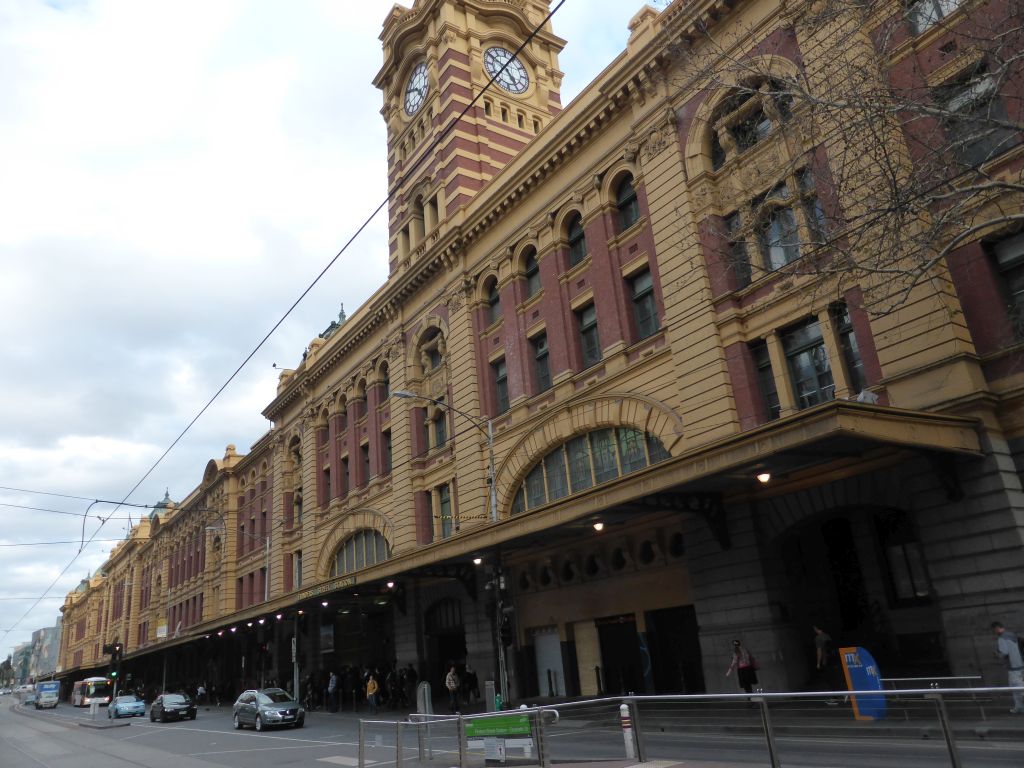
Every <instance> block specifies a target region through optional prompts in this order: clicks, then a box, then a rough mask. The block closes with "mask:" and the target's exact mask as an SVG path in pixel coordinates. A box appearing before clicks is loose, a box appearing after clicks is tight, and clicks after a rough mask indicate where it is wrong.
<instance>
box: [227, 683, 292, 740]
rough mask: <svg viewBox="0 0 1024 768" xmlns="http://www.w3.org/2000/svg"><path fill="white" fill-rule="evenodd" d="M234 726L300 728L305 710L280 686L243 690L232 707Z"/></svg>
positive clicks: (259, 729)
mask: <svg viewBox="0 0 1024 768" xmlns="http://www.w3.org/2000/svg"><path fill="white" fill-rule="evenodd" d="M233 712H234V725H235V728H236V729H237V728H241V727H242V726H243V725H251V726H252V727H253V728H255V729H256V730H257V731H262V730H263V729H264V728H271V727H277V726H285V725H287V726H291V727H292V728H301V727H302V726H303V724H304V723H305V722H306V710H305V709H303V708H302V705H301V704H299V702H297V701H296V700H295V699H293V698H292V697H291V694H289V693H288V692H287V691H285V690H282V689H281V688H264V689H262V690H259V691H257V690H249V691H243V692H242V695H241V696H239V697H238V700H237V701H236V702H235V706H234V707H233Z"/></svg>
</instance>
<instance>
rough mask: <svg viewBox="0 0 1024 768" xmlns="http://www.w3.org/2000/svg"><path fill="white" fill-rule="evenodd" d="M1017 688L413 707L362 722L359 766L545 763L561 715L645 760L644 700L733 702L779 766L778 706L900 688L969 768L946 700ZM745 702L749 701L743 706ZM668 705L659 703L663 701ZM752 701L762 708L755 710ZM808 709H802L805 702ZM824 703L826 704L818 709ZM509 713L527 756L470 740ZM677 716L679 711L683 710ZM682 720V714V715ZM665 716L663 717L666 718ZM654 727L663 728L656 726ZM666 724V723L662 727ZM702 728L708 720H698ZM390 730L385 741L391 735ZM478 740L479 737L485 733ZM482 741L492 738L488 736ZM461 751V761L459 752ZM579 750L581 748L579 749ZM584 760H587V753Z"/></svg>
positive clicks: (648, 705) (545, 766)
mask: <svg viewBox="0 0 1024 768" xmlns="http://www.w3.org/2000/svg"><path fill="white" fill-rule="evenodd" d="M1014 691H1021V692H1024V687H1021V688H1010V687H1005V686H999V687H978V688H975V687H970V688H940V689H936V688H910V689H900V690H879V691H866V690H862V691H816V692H807V693H761V692H756V693H753V694H746V693H726V694H694V695H677V696H626V697H605V698H598V699H586V700H582V701H573V702H566V703H561V704H553V705H546V706H539V707H532V708H525V709H518V710H503V711H500V712H486V713H481V714H474V715H427V714H411V715H409V719H408V720H404V721H394V720H360V722H359V753H358V754H359V768H365V766H366V765H367V756H366V753H367V749H368V748H372V749H378V750H389V749H390V748H391V747H392V738H393V746H394V763H395V768H403V762H404V761H406V752H407V751H408V750H414V751H415V754H416V758H417V762H419V763H421V764H428V763H430V762H431V761H432V760H436V759H439V758H443V759H445V760H446V761H447V763H446V765H456V764H457V765H458V766H459V768H476V766H481V765H483V764H484V763H486V762H496V761H498V760H500V761H501V762H505V760H506V759H508V760H509V762H520V763H523V762H529V764H531V765H540V766H542V768H549V766H551V764H552V745H551V741H550V739H551V737H552V735H553V734H555V735H557V730H556V729H557V728H558V726H559V723H560V722H561V723H562V724H567V723H584V722H588V723H590V724H591V726H592V729H593V732H594V733H600V734H601V735H603V736H604V737H608V736H609V728H610V727H612V726H614V727H617V728H618V729H619V730H621V734H622V740H621V741H617V739H618V736H617V734H615V738H614V739H608V738H605V740H604V743H603V746H604V748H606V749H610V748H611V745H612V744H617V746H615V753H614V754H612V753H607V754H605V755H603V756H601V757H590V758H589V760H590V761H592V762H597V761H599V760H623V759H627V760H631V761H635V762H645V761H647V760H648V759H649V758H650V755H649V749H648V740H649V738H651V737H652V736H653V735H654V734H653V733H652V734H651V735H648V734H647V733H646V732H645V729H644V720H643V719H642V717H641V705H643V706H644V708H645V711H646V712H647V714H645V715H644V716H643V717H644V718H646V717H647V716H648V715H651V719H652V720H654V719H655V718H657V717H661V718H663V719H664V718H669V717H672V715H671V714H670V709H669V706H678V705H691V706H692V705H697V708H696V709H694V710H692V711H694V712H707V711H709V710H713V709H714V705H718V707H719V710H721V708H722V707H728V706H729V705H732V706H733V707H734V709H732V710H729V711H730V712H733V713H738V712H741V711H742V712H745V713H747V714H750V715H754V714H756V723H757V725H756V726H755V727H754V730H757V731H759V732H760V734H761V738H762V739H763V746H764V749H765V750H766V757H767V759H768V763H769V764H770V765H771V766H772V768H781V766H782V762H781V757H780V754H779V748H778V744H777V742H776V727H777V726H776V725H775V724H774V723H773V718H772V710H773V708H774V709H775V711H776V713H780V714H784V713H785V712H786V709H785V707H784V706H783V705H787V704H788V705H789V706H790V707H794V706H799V704H800V703H801V702H803V703H806V704H816V703H823V702H829V703H838V702H839V701H840V700H843V699H844V698H849V699H851V700H856V699H857V698H858V697H861V698H862V699H863V700H866V699H867V697H885V699H886V700H887V701H888V700H889V699H891V698H893V697H896V696H899V697H903V698H904V699H906V698H907V697H917V698H918V700H919V701H920V702H921V704H922V708H921V710H920V711H919V714H924V715H931V716H934V717H935V718H936V719H937V722H938V726H939V729H940V731H941V733H942V737H943V742H944V749H943V751H944V752H945V753H946V754H947V756H948V760H949V762H948V765H950V766H951V767H952V768H962V766H963V763H962V760H961V757H960V753H959V750H958V748H957V743H956V738H955V736H954V731H953V728H952V726H951V723H950V716H949V711H948V709H947V706H946V705H947V701H948V700H950V699H952V700H954V701H955V700H956V697H958V696H964V695H977V694H990V695H1002V696H1005V695H1008V694H1010V693H1012V692H1014ZM740 705H742V706H743V709H742V710H741V709H739V708H738V707H739V706H740ZM657 707H662V709H661V710H660V711H659V710H657V709H656V708H657ZM749 709H754V710H756V711H755V712H750V711H749ZM799 711H803V710H798V712H799ZM816 711H818V712H820V711H821V709H820V708H819V709H818V710H816ZM510 715H519V716H522V717H526V718H527V719H528V721H529V724H530V728H529V730H530V735H529V737H528V739H526V740H528V741H530V742H531V743H532V744H533V750H532V751H531V752H529V753H528V754H526V755H524V756H523V757H521V758H519V757H512V758H508V756H507V755H506V754H505V753H504V752H502V753H501V755H500V757H499V756H497V755H495V754H491V753H490V752H491V747H492V745H491V744H489V743H488V744H485V745H484V750H483V752H481V750H480V745H479V743H477V744H476V745H475V746H474V745H471V744H470V741H471V739H470V738H469V737H468V736H467V732H468V730H471V729H473V730H481V729H480V728H479V726H476V727H471V726H469V724H470V723H479V722H480V721H486V720H487V719H489V718H503V717H508V716H510ZM676 716H678V712H677V714H676ZM680 720H681V718H680ZM663 722H664V721H663ZM651 730H652V732H653V731H655V730H657V729H656V728H652V729H651ZM662 730H664V727H662ZM697 731H698V732H700V731H701V728H699V727H698V728H697ZM410 732H412V733H413V734H414V735H415V740H414V742H413V743H412V744H406V741H408V740H409V739H408V736H409V734H410ZM385 734H386V735H387V736H388V738H387V741H388V742H389V743H387V744H385V743H384V742H385V739H384V735H385ZM371 735H372V736H373V743H372V744H370V743H368V741H369V737H370V736H371ZM474 741H476V742H480V741H481V739H475V740H474ZM483 741H485V742H486V741H487V740H486V739H483ZM456 756H457V758H458V762H457V763H454V762H452V760H453V759H454V758H455V757H456ZM576 757H579V756H576ZM382 761H383V758H382V757H381V755H379V754H378V755H375V762H382ZM581 761H583V760H581Z"/></svg>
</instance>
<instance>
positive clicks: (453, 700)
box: [444, 664, 459, 715]
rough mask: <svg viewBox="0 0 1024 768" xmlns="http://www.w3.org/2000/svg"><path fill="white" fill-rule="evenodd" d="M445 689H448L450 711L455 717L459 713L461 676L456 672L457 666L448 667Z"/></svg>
mask: <svg viewBox="0 0 1024 768" xmlns="http://www.w3.org/2000/svg"><path fill="white" fill-rule="evenodd" d="M444 687H445V688H447V689H448V709H449V711H450V712H451V713H452V714H453V715H455V714H458V712H459V676H458V674H457V673H456V672H455V665H454V664H452V665H451V666H449V667H448V674H447V675H446V676H445V678H444Z"/></svg>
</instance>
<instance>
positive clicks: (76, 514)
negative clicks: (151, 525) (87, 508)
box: [0, 501, 134, 520]
mask: <svg viewBox="0 0 1024 768" xmlns="http://www.w3.org/2000/svg"><path fill="white" fill-rule="evenodd" d="M110 503H111V504H115V503H116V502H113V501H112V502H110ZM132 506H134V505H132ZM0 507H9V508H10V509H27V510H30V511H32V512H51V513H53V514H55V515H69V516H71V517H87V516H89V515H88V513H86V512H69V511H68V510H66V509H50V508H48V507H30V506H28V505H27V504H7V503H6V502H0ZM92 517H95V518H96V519H97V520H104V519H106V520H132V519H134V518H132V517H107V518H104V517H102V516H101V515H99V514H96V515H92Z"/></svg>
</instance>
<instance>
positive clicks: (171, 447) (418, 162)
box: [0, 0, 566, 640]
mask: <svg viewBox="0 0 1024 768" xmlns="http://www.w3.org/2000/svg"><path fill="white" fill-rule="evenodd" d="M565 2H566V0H559V2H558V4H557V5H555V7H554V8H552V9H551V10H550V11H549V12H548V14H547V15H546V16H545V17H544V18H543V19H542V20H541V22H540V24H538V25H537V26H536V27H535V28H534V29H533V30H532V31H531V32H530V34H529V35H527V37H526V39H525V40H524V41H523V42H522V43H521V44H520V46H519V47H518V48H516V50H515V52H514V53H513V55H512V56H510V57H509V58H508V59H507V60H506V61H505V63H504V64H503V65H502V66H501V68H500V69H499V70H498V71H497V72H495V73H494V74H493V75H492V76H491V78H490V80H488V81H487V84H486V85H485V86H484V87H483V88H482V89H481V90H480V92H479V93H478V94H477V95H476V96H474V97H473V99H472V100H471V101H470V102H469V103H468V104H467V105H466V106H465V107H463V108H462V111H461V112H460V113H459V114H458V115H457V116H456V117H455V118H454V119H452V120H451V121H450V122H449V123H448V124H447V125H445V126H444V127H443V128H442V129H441V130H440V131H439V132H438V133H437V135H436V136H435V137H434V138H433V140H432V141H431V142H430V144H429V145H428V148H427V150H426V151H424V152H423V153H421V154H420V157H419V159H418V160H416V162H414V163H412V165H411V166H410V168H409V170H408V171H407V172H406V173H405V174H403V176H404V177H405V178H410V177H412V176H413V174H414V173H415V172H416V171H417V169H418V168H419V166H420V165H421V164H422V163H423V162H425V160H426V159H427V158H428V157H432V156H433V152H434V151H435V150H436V149H437V148H438V146H439V145H440V143H441V141H442V140H444V138H445V137H446V136H447V135H448V134H449V133H451V132H452V131H453V130H454V129H455V126H456V125H458V123H459V121H460V120H462V118H463V117H465V116H466V114H467V113H468V112H469V111H470V110H471V109H472V108H473V107H474V106H475V105H476V103H477V102H478V101H480V99H482V98H483V96H484V94H485V93H487V92H488V91H490V90H491V88H492V87H493V85H494V83H495V81H496V80H497V79H498V78H499V77H500V76H501V75H502V74H503V73H504V72H505V70H506V69H507V68H508V66H509V65H510V64H511V63H512V61H513V60H515V59H516V57H518V56H519V54H520V53H522V52H523V50H524V49H525V48H526V46H527V45H529V44H530V42H531V41H532V40H533V38H535V37H536V36H537V34H538V33H539V32H540V31H541V30H542V29H543V28H544V25H546V24H547V23H548V22H549V21H550V20H551V18H552V17H553V16H554V15H555V13H557V12H558V10H559V9H560V8H561V7H562V6H563V5H565ZM390 199H391V192H390V191H389V192H388V194H387V195H386V196H385V197H384V199H383V200H382V201H381V202H380V204H379V205H378V206H377V207H376V208H374V209H373V212H372V213H370V215H369V216H368V217H367V218H366V219H365V221H363V223H362V224H360V225H359V227H358V228H357V229H356V231H355V233H354V234H353V235H352V236H351V237H350V238H349V239H348V240H347V241H346V242H345V244H344V245H343V246H342V247H341V250H339V251H338V252H337V253H336V254H334V256H333V257H332V258H331V259H330V261H328V262H327V265H326V266H325V267H324V268H323V269H322V270H320V273H319V274H318V275H317V276H316V277H315V278H313V281H312V282H311V283H310V284H309V286H308V287H307V288H306V289H305V290H304V291H303V292H302V293H301V294H299V297H298V298H297V299H295V301H294V302H292V304H291V306H290V307H288V309H287V310H286V311H285V313H284V314H283V315H281V318H280V319H279V320H278V321H277V322H276V323H274V325H273V326H272V327H271V328H270V330H269V331H267V333H266V334H265V335H264V336H263V338H262V339H260V341H259V343H257V344H256V346H255V347H254V348H253V350H252V351H251V352H250V353H249V354H248V355H246V356H245V358H244V359H243V360H242V362H241V363H240V364H239V365H238V367H237V368H235V370H234V372H233V373H232V374H231V375H230V376H228V378H227V380H226V381H225V382H224V383H223V384H222V385H221V386H220V387H219V388H218V389H217V391H216V392H214V393H213V396H212V397H211V398H210V399H209V400H208V401H207V402H206V404H205V405H204V406H203V407H202V408H200V409H199V412H198V413H197V414H196V415H195V416H194V417H193V418H192V420H191V421H190V422H189V423H188V424H187V425H185V428H184V429H183V430H181V432H180V433H179V434H178V436H177V437H175V438H174V440H173V441H172V442H171V444H170V445H169V446H168V447H167V450H165V451H164V452H163V453H161V454H160V456H159V457H157V459H156V461H154V462H153V465H152V466H151V467H150V468H149V469H147V470H146V472H145V474H143V475H142V477H141V478H139V481H138V482H137V483H135V485H133V486H132V488H131V490H129V491H128V493H126V494H125V495H124V498H123V499H122V500H121V502H119V503H118V506H117V507H115V508H114V509H112V510H111V513H110V515H108V516H107V517H106V518H102V517H101V518H100V526H99V528H97V529H96V532H95V533H94V534H93V535H92V536H91V537H89V540H88V541H87V542H83V544H82V546H83V548H84V546H85V544H88V543H91V542H92V540H93V539H94V538H95V537H96V535H97V534H98V533H99V532H100V530H101V529H102V528H103V525H104V524H105V523H106V522H107V521H108V520H112V519H114V518H113V513H114V512H116V511H117V509H118V508H119V507H121V506H126V505H128V504H127V502H128V499H129V498H131V495H132V494H133V493H135V491H137V490H138V489H139V486H141V485H142V484H143V483H144V482H145V481H146V479H147V478H149V476H150V475H151V474H152V473H153V472H154V471H155V470H156V468H157V467H158V466H160V464H161V463H162V462H163V460H164V459H165V458H166V457H167V455H168V454H169V453H170V452H171V451H172V450H174V448H175V446H177V444H178V443H179V442H181V440H182V439H183V438H184V437H185V435H186V434H188V432H189V430H191V429H192V427H193V426H194V425H195V423H196V422H197V421H199V419H200V418H201V417H202V415H203V414H204V413H206V411H207V410H209V408H210V407H211V406H212V405H213V403H214V402H215V401H216V400H217V398H218V397H220V395H221V394H222V393H223V392H224V390H225V389H227V388H228V386H229V385H230V384H231V382H232V381H234V380H235V378H236V377H237V376H238V374H239V373H241V372H242V369H243V368H245V366H246V365H248V363H249V361H250V360H252V358H253V357H255V356H256V353H257V352H259V351H260V349H262V348H263V345H264V344H266V343H267V341H268V340H269V339H270V337H271V336H272V335H273V334H274V333H275V332H276V331H277V329H278V328H279V327H280V326H281V324H282V323H284V321H285V320H286V319H288V317H289V316H290V315H291V314H292V312H293V311H295V308H296V307H297V306H298V305H299V303H300V302H302V300H303V299H305V298H306V296H307V295H308V294H309V292H310V291H312V290H313V288H314V287H316V285H317V284H318V283H319V282H320V280H321V279H322V278H323V276H324V275H325V274H327V271H328V270H329V269H330V268H331V267H333V266H334V264H335V262H337V261H338V259H339V258H341V255H342V254H343V253H345V252H346V251H347V250H348V249H349V246H351V245H352V243H353V242H354V241H355V240H356V238H358V237H359V235H361V234H362V233H363V230H365V229H366V228H367V227H368V226H369V225H370V222H372V221H373V220H374V219H375V218H376V217H377V214H378V213H380V212H381V210H382V209H383V208H384V206H386V205H387V204H388V201H389V200H390ZM82 500H83V501H85V499H82ZM130 506H135V505H130ZM83 523H84V520H83ZM81 551H82V550H81V549H80V550H79V551H78V553H77V554H75V556H74V557H72V558H71V560H70V562H68V564H67V565H66V566H65V567H64V568H63V569H62V570H61V572H60V573H59V574H57V577H56V578H55V579H54V580H53V582H52V583H51V584H50V586H49V587H47V588H46V590H45V591H44V592H43V595H42V596H41V597H40V598H39V601H41V600H42V599H43V598H45V597H46V595H47V594H48V593H49V591H50V590H51V589H53V588H54V587H55V586H56V585H57V582H58V581H60V579H62V578H63V577H64V574H65V573H67V572H68V570H70V568H71V566H72V565H74V563H75V561H76V560H77V559H78V556H79V555H80V554H81ZM39 601H36V603H35V604H33V605H32V607H31V608H29V609H28V610H27V611H26V612H25V614H24V615H23V616H22V617H21V618H20V619H18V620H17V621H16V622H15V623H14V626H12V627H7V628H5V629H4V630H3V632H4V634H3V637H0V640H3V639H4V638H5V637H7V635H9V634H10V633H11V631H12V630H14V629H16V628H17V627H18V625H20V624H21V622H22V621H24V620H25V618H26V617H28V615H29V614H30V613H31V612H32V611H33V610H35V608H36V606H37V605H38V604H39Z"/></svg>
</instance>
